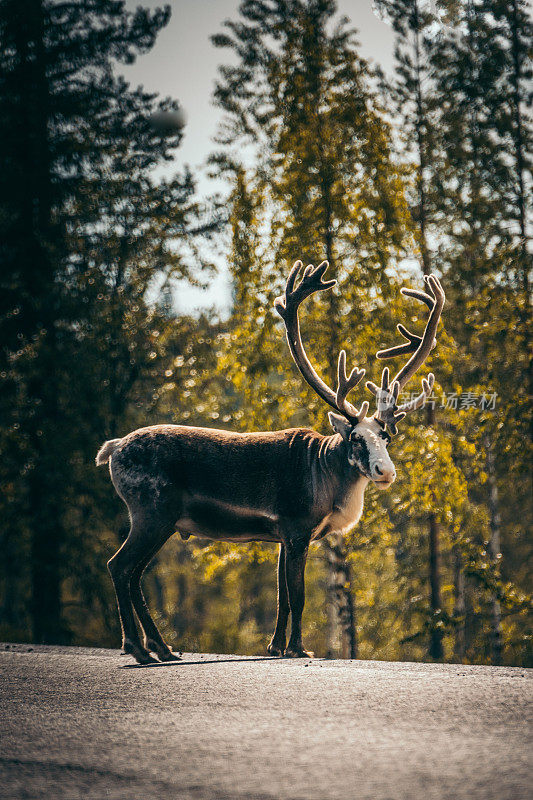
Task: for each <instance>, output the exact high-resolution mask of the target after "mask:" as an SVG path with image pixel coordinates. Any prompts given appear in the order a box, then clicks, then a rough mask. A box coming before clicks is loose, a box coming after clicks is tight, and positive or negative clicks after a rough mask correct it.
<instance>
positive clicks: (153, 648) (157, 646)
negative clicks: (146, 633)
mask: <svg viewBox="0 0 533 800" xmlns="http://www.w3.org/2000/svg"><path fill="white" fill-rule="evenodd" d="M144 646H145V648H146V650H149V651H150V652H152V653H155V654H156V656H157V657H158V659H159V660H160V661H181V655H178V654H177V653H173V652H172V650H171V649H170V647H168V645H166V644H165V643H164V642H163V643H160V642H154V640H153V639H145V640H144Z"/></svg>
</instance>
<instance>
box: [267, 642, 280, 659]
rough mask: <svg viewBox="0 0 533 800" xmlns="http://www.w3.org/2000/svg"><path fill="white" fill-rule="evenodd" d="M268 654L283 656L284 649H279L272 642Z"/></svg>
mask: <svg viewBox="0 0 533 800" xmlns="http://www.w3.org/2000/svg"><path fill="white" fill-rule="evenodd" d="M267 653H268V654H269V655H271V656H280V657H281V656H282V655H283V647H278V646H277V644H274V642H270V644H269V645H268V647H267Z"/></svg>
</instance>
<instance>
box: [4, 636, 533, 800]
mask: <svg viewBox="0 0 533 800" xmlns="http://www.w3.org/2000/svg"><path fill="white" fill-rule="evenodd" d="M0 650H1V652H0V672H1V683H0V703H1V705H0V708H1V712H0V713H1V719H0V736H1V746H0V797H2V798H47V800H55V798H69V800H70V798H83V799H84V800H87V799H92V798H95V799H97V800H100V798H111V799H112V800H114V799H115V798H116V799H117V800H129V799H130V798H135V800H137V799H138V800H149V799H150V798H163V797H164V798H165V799H166V800H168V799H169V798H179V799H180V800H182V799H183V800H189V798H191V799H194V800H202V799H203V798H206V799H207V798H209V800H242V799H244V798H250V800H252V799H255V800H267V799H268V800H270V798H284V799H285V798H286V799H287V800H288V799H289V798H290V799H291V800H293V799H294V800H296V798H298V800H314V799H315V798H316V799H317V800H329V799H330V798H331V799H333V798H335V800H337V799H338V798H343V799H344V798H346V800H349V799H350V798H354V800H355V799H356V798H357V800H366V798H368V800H403V798H405V799H406V800H407V798H409V800H417V798H423V799H424V800H433V798H435V799H437V798H439V800H440V799H441V798H449V800H460V798H468V799H469V800H476V799H477V798H480V800H490V798H494V799H495V800H521V799H522V798H524V799H525V798H530V797H531V785H532V783H533V780H532V778H533V770H532V760H531V752H532V748H531V744H532V742H531V738H532V737H531V732H532V725H531V722H532V714H531V696H532V692H531V689H532V687H533V683H532V682H531V678H532V677H533V670H525V669H520V668H491V667H465V666H460V665H451V666H442V665H424V664H389V663H384V662H376V661H366V662H365V661H353V662H350V661H322V660H315V661H312V662H311V661H308V660H302V661H285V660H279V659H269V658H259V659H253V658H250V659H247V658H242V657H238V656H212V655H196V654H185V655H184V660H183V661H182V662H180V663H179V664H170V665H161V666H154V667H152V666H149V667H135V666H130V665H129V660H128V659H127V658H124V657H122V658H121V657H120V655H119V653H118V651H111V650H89V649H82V648H53V647H49V648H45V647H34V648H30V647H29V646H26V645H12V646H9V645H1V646H0Z"/></svg>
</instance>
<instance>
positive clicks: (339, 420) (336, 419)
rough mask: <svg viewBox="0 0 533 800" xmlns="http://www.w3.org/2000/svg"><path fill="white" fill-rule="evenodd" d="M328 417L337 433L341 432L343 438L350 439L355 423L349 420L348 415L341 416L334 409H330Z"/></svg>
mask: <svg viewBox="0 0 533 800" xmlns="http://www.w3.org/2000/svg"><path fill="white" fill-rule="evenodd" d="M328 418H329V422H330V425H331V427H332V428H333V430H334V431H335V432H336V433H340V435H341V436H342V438H343V439H345V440H346V441H348V437H349V436H350V433H351V430H352V428H353V425H352V423H351V422H348V420H347V419H346V417H341V415H340V414H335V413H334V412H333V411H328Z"/></svg>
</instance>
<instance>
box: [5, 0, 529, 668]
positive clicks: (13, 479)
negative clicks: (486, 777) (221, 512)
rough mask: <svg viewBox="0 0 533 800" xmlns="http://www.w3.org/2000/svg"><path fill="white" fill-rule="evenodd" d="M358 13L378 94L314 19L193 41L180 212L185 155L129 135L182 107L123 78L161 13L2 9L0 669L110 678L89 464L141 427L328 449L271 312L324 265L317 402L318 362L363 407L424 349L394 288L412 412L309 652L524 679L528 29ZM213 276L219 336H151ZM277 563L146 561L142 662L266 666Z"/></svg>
mask: <svg viewBox="0 0 533 800" xmlns="http://www.w3.org/2000/svg"><path fill="white" fill-rule="evenodd" d="M176 6H178V7H179V4H173V7H174V10H175V7H176ZM375 7H376V11H377V12H378V13H380V14H381V15H383V16H384V18H386V19H387V21H388V22H389V23H390V24H391V25H392V27H393V30H394V33H395V41H396V50H395V71H394V75H393V77H392V79H391V78H390V76H387V77H386V76H385V75H384V74H383V73H381V72H380V70H379V68H376V67H375V66H372V65H371V64H369V63H368V62H367V61H365V60H364V59H363V58H362V57H361V55H360V52H359V45H358V41H357V36H356V34H355V33H354V31H353V29H352V23H351V22H350V20H348V19H346V18H343V17H341V16H339V14H338V12H337V8H336V3H335V2H333V0H242V2H241V3H240V7H239V12H238V14H236V15H235V18H234V19H231V20H228V21H227V22H226V23H225V24H224V26H223V27H222V29H220V30H218V31H217V30H214V31H213V38H212V41H213V44H214V45H215V46H216V47H217V48H219V54H220V64H221V66H220V70H219V75H218V80H217V84H216V88H215V92H214V101H215V103H216V104H217V105H218V107H219V109H220V110H221V111H222V112H223V124H222V125H221V127H220V130H219V133H218V136H217V140H216V141H215V142H213V150H212V155H211V157H210V159H209V169H210V172H211V174H212V175H213V176H214V177H216V179H217V183H216V185H217V187H219V191H218V193H217V194H216V195H213V197H212V198H210V199H209V201H205V200H201V201H200V199H199V197H198V194H197V193H196V190H195V176H194V175H193V174H192V173H191V172H190V171H189V170H183V171H181V172H177V173H175V174H174V173H173V171H172V169H171V167H172V160H173V158H174V157H175V155H176V153H177V152H179V147H180V141H181V139H182V133H183V131H182V130H180V129H179V128H175V127H174V128H172V126H170V127H167V128H166V129H165V130H163V129H162V128H161V126H159V127H157V126H154V114H156V113H158V112H161V111H167V112H171V111H174V112H175V111H176V110H178V109H179V107H180V106H179V97H178V98H160V97H158V96H157V95H155V94H151V93H149V92H147V91H145V90H144V89H143V88H142V87H134V86H130V85H129V84H128V83H127V82H126V80H125V79H124V77H122V73H121V65H124V64H130V63H132V62H133V61H134V60H135V59H136V58H138V57H140V58H142V56H143V54H144V53H146V52H148V51H149V50H150V49H151V48H152V47H153V45H154V42H155V40H156V38H157V35H158V33H159V32H160V31H161V29H162V28H164V26H165V25H166V24H167V23H168V20H169V15H170V12H171V9H170V8H167V7H165V8H161V9H155V10H154V9H152V10H150V9H145V8H142V7H139V8H138V9H137V10H136V11H134V12H132V11H129V10H128V9H127V8H126V7H125V4H124V3H123V2H115V1H114V0H85V1H82V0H65V1H64V2H59V1H58V2H50V0H1V2H0V40H1V51H0V118H1V120H2V125H1V127H0V162H1V163H0V259H1V262H2V263H1V264H0V343H1V350H0V452H1V459H0V487H1V488H0V511H1V513H0V518H1V520H2V525H1V530H0V547H1V554H2V556H1V562H0V609H1V620H0V637H1V638H2V639H4V640H9V641H35V642H48V643H52V642H62V643H73V644H86V645H106V646H118V642H119V629H118V618H117V614H116V610H115V599H114V595H113V591H112V586H111V581H110V579H109V576H108V574H107V570H106V561H107V560H108V558H109V557H110V556H111V555H112V554H113V552H114V551H115V550H116V549H117V547H118V546H119V544H120V542H121V540H123V539H124V537H125V536H126V534H127V530H128V521H127V515H126V512H125V508H124V507H123V506H122V503H121V501H120V500H119V499H118V498H117V497H116V495H115V493H114V491H113V488H112V486H111V482H110V481H109V477H108V475H107V474H106V472H105V470H101V469H100V470H97V469H96V467H95V465H94V456H95V453H96V451H97V449H98V447H99V446H100V444H101V443H102V442H103V441H104V440H105V439H107V438H111V437H115V436H120V435H125V434H126V433H128V432H129V431H130V430H132V429H134V428H136V427H141V426H144V425H149V424H154V423H161V422H172V423H180V424H194V425H202V426H210V427H224V428H228V429H232V430H241V431H244V430H263V429H277V428H283V427H291V426H312V427H316V428H317V429H318V430H320V431H322V432H324V433H328V432H329V431H328V423H327V417H326V408H325V407H324V406H323V404H322V403H321V402H320V401H319V400H318V399H317V397H316V396H314V395H313V394H312V392H311V391H310V390H309V389H308V388H307V386H306V385H305V384H304V383H303V382H302V380H301V378H300V376H299V374H298V372H297V371H296V369H295V367H294V366H293V364H292V362H291V359H290V356H289V353H288V348H287V346H286V342H285V338H284V332H283V327H282V324H281V322H280V320H279V319H278V318H276V315H275V313H274V311H273V299H274V298H275V297H276V295H278V294H279V293H280V291H281V290H282V287H283V283H284V278H285V276H286V275H287V272H288V270H289V268H290V266H291V264H292V262H293V261H294V260H295V259H296V258H301V259H302V260H303V261H304V263H309V262H311V263H315V264H317V263H319V262H320V261H322V260H323V259H324V258H327V259H328V260H329V262H330V277H336V278H337V279H338V286H337V288H336V289H335V290H333V292H331V293H329V295H328V296H327V297H323V298H318V299H316V300H314V301H312V302H310V303H309V304H308V306H307V307H306V309H305V313H304V314H303V316H304V320H303V333H304V336H305V340H306V343H307V347H308V349H309V351H310V353H311V354H312V358H313V361H314V363H315V364H316V365H317V367H318V369H319V371H320V373H321V374H322V375H323V376H324V377H325V379H326V380H328V381H333V378H334V374H333V373H334V371H335V365H336V356H337V353H338V351H339V350H340V349H341V348H342V347H345V348H346V349H347V352H348V357H349V359H350V360H351V361H352V364H357V365H358V366H359V367H361V366H364V367H365V368H366V369H367V373H368V377H371V378H372V379H373V380H376V379H377V377H378V373H379V371H380V370H379V363H378V362H377V360H376V358H375V353H376V351H377V350H378V349H380V348H382V347H386V346H390V345H391V344H392V343H395V342H396V336H397V334H396V332H395V323H396V322H398V321H403V322H407V323H408V325H409V327H414V328H416V329H418V328H420V326H421V325H422V318H418V316H417V314H418V309H417V308H416V307H414V306H415V305H416V304H411V302H410V301H409V300H406V299H404V298H402V297H401V295H400V294H399V288H400V287H401V286H402V285H404V283H406V282H409V283H411V284H413V285H417V286H420V285H421V282H422V275H423V274H427V273H429V272H431V271H435V272H436V273H438V274H439V275H440V276H441V277H442V282H443V284H444V286H445V288H446V293H447V305H446V307H445V312H444V318H443V320H444V321H443V325H442V329H441V331H440V334H439V346H438V349H437V350H436V351H435V354H434V355H433V356H432V358H431V363H430V368H431V369H432V370H433V371H434V372H435V373H436V376H437V381H438V383H437V384H436V386H435V390H434V393H433V398H432V400H431V402H430V403H429V404H428V406H427V407H426V409H425V410H423V411H419V412H417V413H415V414H413V415H411V417H409V418H408V419H406V420H405V422H404V423H402V429H401V432H400V435H399V436H397V437H396V438H395V440H394V443H393V445H392V447H391V452H392V455H393V459H394V461H395V463H396V466H397V468H398V470H399V476H398V479H397V482H396V483H395V485H394V487H393V488H392V489H391V490H390V491H389V492H388V493H381V494H380V495H379V496H378V494H377V492H376V491H375V490H373V489H372V488H369V490H367V496H366V505H365V511H364V514H363V518H362V520H361V521H360V523H359V524H358V525H357V526H356V527H355V528H354V530H353V531H351V532H350V534H349V535H348V536H346V537H345V538H344V539H343V538H339V537H330V538H329V540H328V541H327V542H324V543H322V544H320V545H316V546H314V547H313V548H312V549H311V552H310V558H309V562H308V570H307V603H306V609H305V613H304V630H305V638H306V644H307V645H308V646H309V647H310V648H311V649H313V650H314V651H315V652H316V653H317V654H318V655H329V656H344V657H355V656H358V657H360V658H378V659H402V660H422V659H433V660H448V661H463V662H471V663H506V664H521V665H529V666H531V665H532V664H533V647H532V628H531V613H530V612H531V597H530V593H531V573H532V570H531V555H532V537H531V530H532V527H531V522H532V514H531V497H532V493H531V437H532V428H531V405H530V400H531V395H532V387H533V369H532V362H531V359H530V330H531V328H530V324H531V318H530V305H529V302H530V294H529V292H530V288H529V282H530V273H531V253H530V251H529V249H528V241H529V239H528V222H530V220H529V217H528V212H529V209H530V203H531V172H530V166H531V161H530V145H531V117H530V111H531V90H530V85H531V83H530V81H531V45H532V36H531V33H532V25H531V19H530V17H529V16H528V8H527V3H526V2H525V0H442V2H437V3H429V2H425V0H375ZM178 13H179V12H178ZM183 80H185V78H183ZM178 85H179V82H178ZM156 118H157V117H156ZM163 167H164V168H165V169H164V170H162V168H163ZM161 174H164V175H165V177H164V178H161V177H160V176H161ZM169 176H170V177H169ZM221 258H222V259H223V262H224V268H225V269H227V270H229V274H230V276H231V285H232V303H231V309H230V310H229V313H221V312H220V311H219V310H218V311H217V310H215V309H213V310H212V311H204V312H202V313H200V314H184V313H182V312H180V313H178V311H177V310H176V309H177V308H179V304H176V302H175V298H174V297H173V291H175V289H173V287H175V286H176V285H179V283H176V282H179V281H183V280H186V281H189V282H190V283H192V284H195V285H209V283H210V281H212V280H213V277H214V274H215V266H214V263H213V262H218V263H220V259H221ZM415 388H416V387H413V389H415ZM288 477H289V476H288ZM276 558H277V553H276V550H275V548H273V546H270V545H263V544H250V545H246V546H236V545H230V544H213V543H208V542H202V541H200V540H195V539H190V540H189V541H187V542H183V541H182V540H181V539H180V537H179V536H174V537H173V538H172V539H171V540H170V542H169V543H168V544H167V545H166V546H165V548H164V549H163V551H162V552H161V553H160V554H159V556H158V557H157V558H156V559H155V560H154V562H153V563H152V564H151V566H150V567H149V569H148V570H147V572H146V574H145V578H144V585H145V590H146V594H147V597H148V601H149V604H150V606H151V608H152V609H153V610H154V611H155V614H154V616H155V618H156V620H157V622H158V624H159V625H160V627H161V629H162V631H163V632H164V635H165V638H167V639H168V641H169V642H172V643H173V644H174V646H175V647H177V648H180V649H183V650H196V651H198V650H200V651H217V652H232V653H263V652H264V651H265V648H266V644H267V642H268V640H269V636H270V634H271V632H272V630H273V626H274V619H275V573H276V568H275V563H276Z"/></svg>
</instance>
